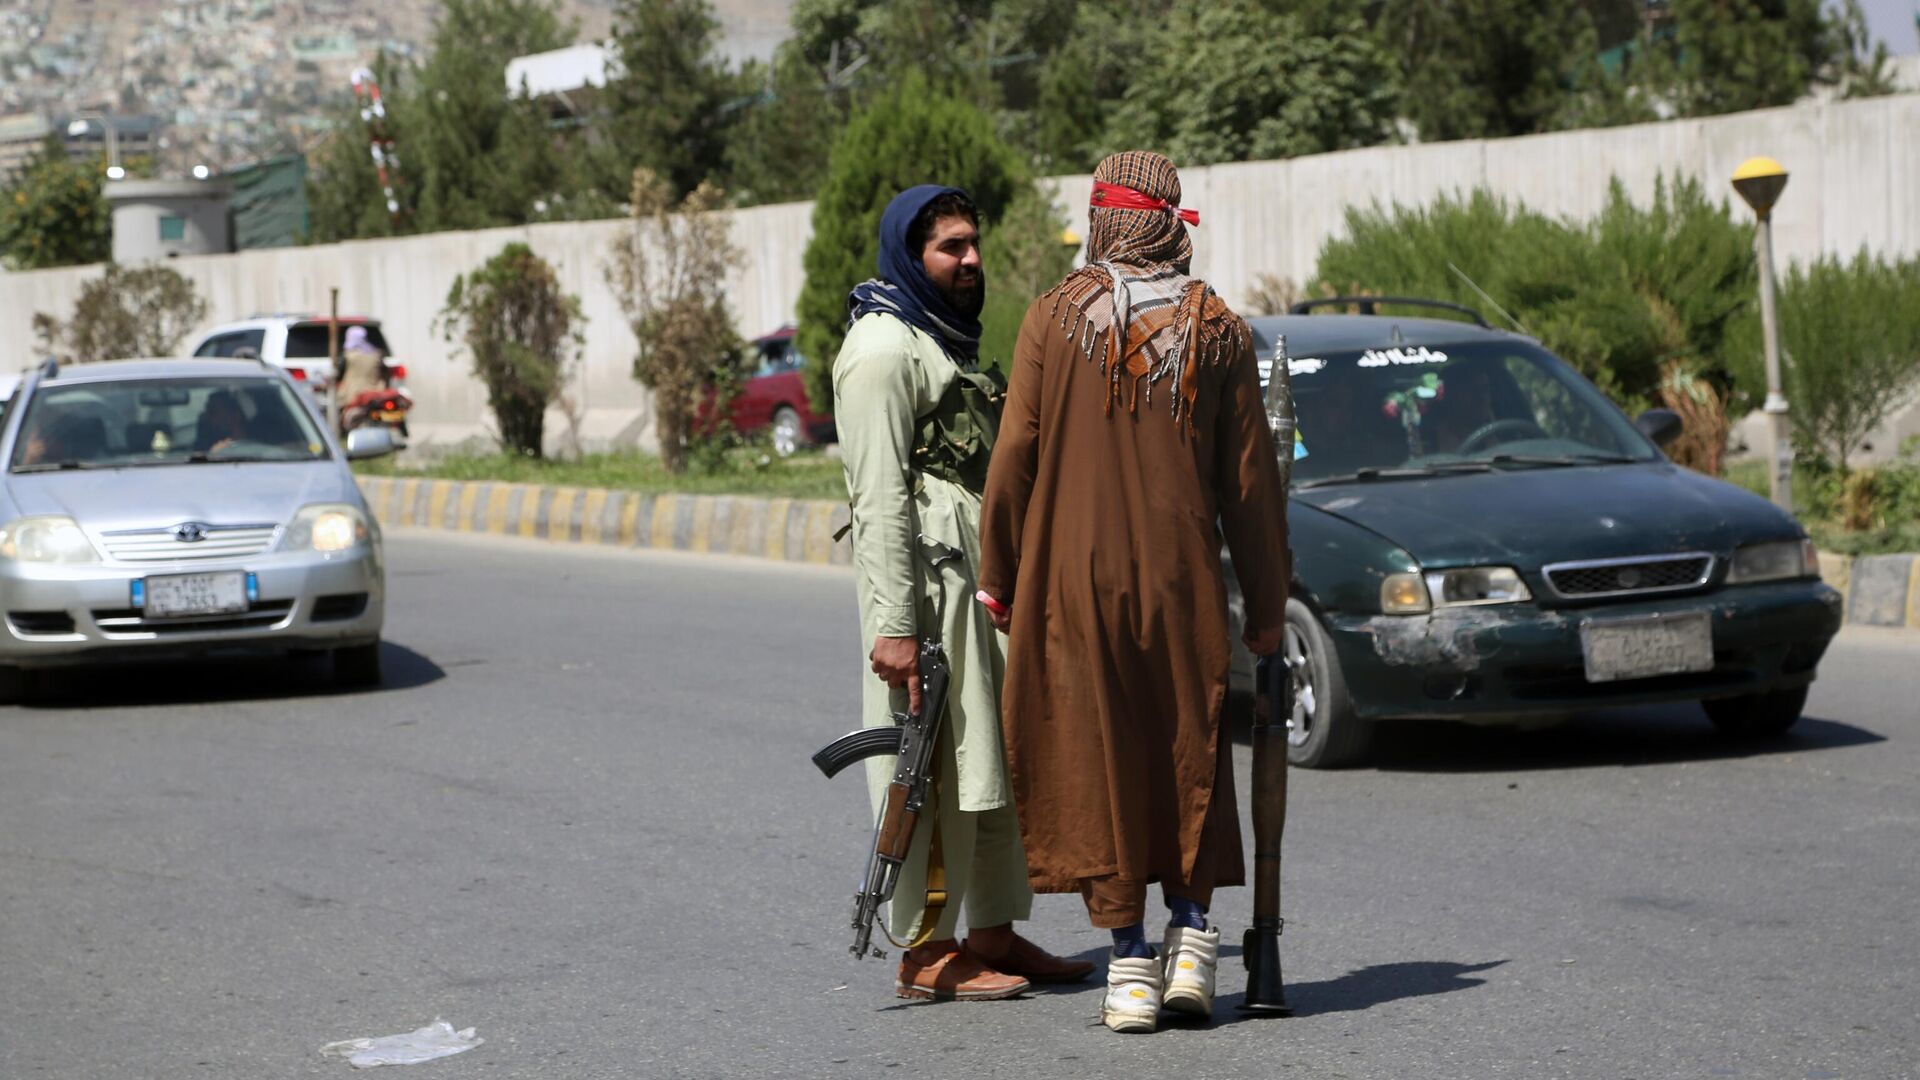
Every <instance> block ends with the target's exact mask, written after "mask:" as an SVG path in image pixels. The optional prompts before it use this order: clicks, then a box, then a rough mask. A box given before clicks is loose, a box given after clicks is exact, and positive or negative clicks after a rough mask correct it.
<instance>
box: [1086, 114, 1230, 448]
mask: <svg viewBox="0 0 1920 1080" xmlns="http://www.w3.org/2000/svg"><path fill="white" fill-rule="evenodd" d="M1093 178H1094V179H1095V180H1098V181H1102V182H1104V183H1109V184H1120V185H1122V186H1125V187H1129V188H1132V189H1134V190H1135V191H1138V192H1140V193H1142V194H1145V195H1150V196H1153V197H1155V198H1160V199H1165V200H1167V202H1168V204H1169V205H1170V206H1178V205H1179V204H1180V175H1179V173H1177V172H1175V171H1174V168H1173V163H1172V162H1170V161H1168V160H1167V159H1166V158H1164V157H1161V156H1160V155H1159V154H1153V153H1148V152H1146V151H1141V150H1131V151H1128V152H1126V153H1122V154H1115V155H1113V156H1111V157H1109V158H1107V159H1106V160H1105V161H1102V162H1101V163H1100V166H1099V167H1098V168H1096V169H1095V170H1094V171H1093ZM1090 226H1091V227H1090V228H1089V229H1088V233H1087V265H1086V266H1083V267H1081V268H1080V269H1078V270H1075V271H1074V272H1073V273H1071V274H1068V275H1067V278H1066V280H1065V281H1062V282H1061V283H1060V284H1059V285H1058V286H1056V287H1055V288H1054V290H1053V293H1052V296H1053V309H1052V310H1053V314H1054V315H1055V317H1057V318H1059V320H1060V328H1061V329H1062V330H1064V331H1066V332H1067V335H1068V337H1069V338H1070V339H1071V340H1072V341H1073V342H1074V344H1075V346H1076V347H1077V348H1078V349H1079V351H1080V353H1081V355H1082V356H1084V357H1086V358H1087V359H1088V360H1091V361H1094V362H1096V363H1098V364H1099V365H1100V371H1101V373H1102V374H1103V375H1105V376H1106V377H1107V402H1106V407H1107V412H1108V414H1109V415H1111V414H1112V412H1113V403H1114V402H1115V401H1118V400H1120V399H1121V398H1122V396H1123V394H1122V390H1123V388H1125V389H1126V390H1128V391H1130V393H1128V394H1126V395H1125V397H1126V400H1127V411H1129V412H1135V411H1137V410H1138V409H1139V406H1140V401H1141V398H1142V396H1143V395H1142V393H1141V391H1142V384H1143V383H1144V384H1145V387H1144V389H1145V394H1144V397H1145V399H1146V403H1147V407H1148V408H1149V409H1151V408H1152V407H1153V388H1154V387H1155V386H1156V385H1157V384H1159V383H1161V382H1164V381H1167V380H1169V379H1171V380H1172V386H1171V387H1170V392H1169V395H1168V399H1169V402H1170V407H1171V411H1172V413H1173V419H1174V421H1175V422H1176V423H1178V422H1182V421H1184V422H1185V424H1186V426H1187V428H1188V429H1189V430H1191V429H1192V426H1193V415H1192V410H1193V403H1194V401H1195V399H1196V398H1197V397H1198V395H1199V392H1200V386H1199V379H1198V375H1199V368H1200V366H1201V365H1203V364H1217V363H1222V362H1225V361H1226V360H1227V359H1229V358H1230V357H1232V356H1233V355H1234V353H1235V352H1236V350H1237V349H1239V348H1240V347H1242V346H1243V345H1246V344H1248V343H1250V341H1251V338H1250V337H1249V336H1248V330H1247V324H1246V323H1245V322H1243V321H1242V320H1241V319H1240V318H1239V317H1238V316H1236V315H1234V313H1233V312H1232V311H1231V310H1229V309H1228V308H1227V305H1226V303H1225V302H1224V301H1222V300H1221V299H1220V298H1219V297H1218V296H1217V295H1215V294H1214V291H1213V289H1212V288H1211V287H1210V286H1208V285H1207V283H1206V282H1204V281H1201V280H1199V279H1198V278H1194V277H1190V276H1189V275H1188V273H1187V271H1188V269H1189V267H1190V266H1191V264H1192V261H1193V244H1192V242H1191V241H1190V240H1189V239H1188V238H1187V226H1186V223H1185V222H1183V221H1181V220H1180V219H1179V218H1178V217H1177V216H1175V214H1174V213H1173V212H1172V211H1171V210H1120V209H1114V208H1112V207H1095V208H1094V209H1093V211H1092V213H1091V215H1090Z"/></svg>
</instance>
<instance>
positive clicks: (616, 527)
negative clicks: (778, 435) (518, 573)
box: [358, 476, 853, 565]
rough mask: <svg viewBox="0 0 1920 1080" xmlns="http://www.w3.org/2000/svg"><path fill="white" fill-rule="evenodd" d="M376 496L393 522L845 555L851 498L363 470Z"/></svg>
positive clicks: (383, 517) (542, 536)
mask: <svg viewBox="0 0 1920 1080" xmlns="http://www.w3.org/2000/svg"><path fill="white" fill-rule="evenodd" d="M358 480H359V482H360V491H361V494H363V495H364V496H366V500H367V505H368V507H370V508H371V509H372V510H373V514H374V516H375V517H376V518H378V519H379V520H380V523H381V525H383V526H385V527H389V528H391V527H396V526H397V527H403V528H416V529H436V530H440V531H443V532H470V533H488V534H492V535H495V536H521V537H527V538H530V539H538V540H552V541H558V542H562V543H575V544H602V545H606V546H608V547H637V548H656V549H660V550H666V551H691V552H702V553H711V554H716V555H748V556H753V557H755V558H762V559H780V560H783V561H786V562H806V563H818V564H821V565H828V564H832V565H844V564H846V563H849V562H851V561H852V558H853V553H852V548H851V545H848V544H837V543H834V540H833V534H834V533H836V532H838V531H839V530H840V527H841V526H843V525H845V524H847V521H848V511H847V505H846V504H845V503H837V502H830V501H827V500H824V499H778V498H773V499H769V498H757V497H753V496H745V495H685V494H673V493H662V492H646V491H619V490H612V489H608V488H583V487H556V486H545V485H540V484H507V483H491V482H486V481H467V480H434V479H429V478H426V477H420V478H413V477H406V478H402V477H389V476H362V477H359V478H358Z"/></svg>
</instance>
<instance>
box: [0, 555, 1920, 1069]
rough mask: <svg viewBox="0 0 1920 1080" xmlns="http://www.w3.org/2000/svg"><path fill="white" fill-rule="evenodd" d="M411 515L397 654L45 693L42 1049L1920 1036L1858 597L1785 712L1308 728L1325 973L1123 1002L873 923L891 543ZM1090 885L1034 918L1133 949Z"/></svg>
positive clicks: (950, 1053) (1871, 1048) (1780, 1043)
mask: <svg viewBox="0 0 1920 1080" xmlns="http://www.w3.org/2000/svg"><path fill="white" fill-rule="evenodd" d="M390 552H391V556H392V563H393V566H392V581H391V585H392V592H393V605H392V607H393V613H392V617H391V623H390V627H389V636H390V639H391V644H390V645H389V647H388V652H387V655H386V660H387V663H388V667H389V672H390V686H389V687H388V688H387V689H385V690H384V691H382V692H378V693H367V694H353V695H336V694H333V693H331V692H328V691H327V690H326V689H325V688H324V685H323V684H322V683H321V679H320V676H321V673H320V672H319V671H316V670H312V669H310V668H307V667H302V666H300V665H298V664H295V663H291V662H289V663H279V664H268V665H265V666H236V665H231V664H222V663H212V664H202V665H193V666H184V667H178V668H167V669H154V668H148V669H135V670H127V671H114V672H111V673H99V674H94V675H90V676H84V677H73V678H68V679H67V680H65V682H64V685H63V686H62V687H61V691H62V696H61V697H60V698H58V699H56V700H55V701H53V702H51V703H48V704H45V705H42V706H38V707H31V708H18V709H5V710H0V822H4V825H0V905H3V907H0V911H3V912H4V914H3V916H0V1078H5V1080H24V1078H32V1077H42V1076H48V1077H62V1078H66V1077H84V1078H118V1077H167V1078H174V1077H196V1078H197V1077H210V1078H236V1080H259V1078H263V1077H275V1078H278V1077H294V1076H320V1075H328V1074H333V1075H340V1074H344V1073H345V1072H346V1071H348V1070H347V1068H346V1066H345V1065H343V1064H340V1063H337V1062H333V1063H330V1062H324V1061H322V1060H321V1059H320V1058H319V1057H318V1056H317V1054H316V1051H317V1048H318V1047H319V1046H320V1045H321V1044H323V1043H325V1042H328V1041H330V1040H334V1039H340V1038H347V1037H351V1036H356V1035H378V1034H387V1033H393V1032H399V1031H406V1030H410V1029H412V1028H414V1027H416V1026H419V1025H421V1024H423V1023H425V1022H427V1021H429V1020H431V1019H433V1018H434V1017H435V1016H442V1017H445V1018H446V1019H448V1020H450V1021H453V1022H454V1023H455V1025H456V1026H465V1025H476V1026H478V1028H479V1030H480V1034H481V1035H482V1036H483V1037H484V1038H485V1039H486V1040H487V1042H486V1044H485V1045H484V1046H482V1047H481V1048H479V1049H477V1050H475V1051H472V1052H470V1053H468V1054H465V1055H462V1056H460V1057H457V1058H453V1059H450V1060H447V1061H441V1062H436V1063H433V1064H430V1065H420V1066H415V1067H413V1068H414V1069H415V1070H417V1071H418V1072H419V1073H420V1075H423V1076H438V1077H443V1078H448V1080H453V1078H466V1077H487V1078H493V1077H542V1078H547V1077H564V1078H595V1077H654V1076H797V1077H812V1076H903V1075H914V1076H1083V1075H1084V1076H1117V1075H1122V1070H1125V1075H1130V1076H1194V1077H1198V1076H1206V1077H1229V1076H1248V1077H1254V1076H1258V1077H1274V1076H1299V1077H1316V1078H1319V1077H1393V1078H1402V1077H1489V1076H1491V1077H1509V1076H1511V1077H1527V1078H1535V1077H1560V1076H1565V1077H1613V1078H1620V1077H1641V1078H1668V1077H1709V1078H1718V1077H1790V1078H1806V1080H1816V1078H1818V1080H1834V1078H1841V1077H1844V1078H1847V1080H1854V1078H1871V1077H1899V1076H1912V1075H1915V1074H1916V1072H1920V1018H1917V1017H1916V1008H1917V1007H1920V1006H1917V1003H1920V934H1916V932H1915V926H1916V924H1920V898H1917V897H1920V889H1916V885H1917V884H1920V868H1917V867H1916V859H1915V853H1916V851H1917V850H1920V844H1917V843H1916V840H1917V839H1920V796H1917V795H1916V793H1915V781H1916V778H1917V777H1920V749H1917V748H1920V715H1916V714H1917V713H1920V708H1917V707H1916V704H1915V703H1916V702H1920V649H1914V648H1912V647H1909V646H1905V645H1902V644H1900V643H1899V642H1898V641H1896V640H1894V639H1890V638H1877V637H1868V636H1851V635H1857V634H1858V632H1850V636H1848V637H1846V638H1843V640H1842V642H1841V643H1840V645H1839V646H1838V647H1837V649H1836V651H1835V653H1834V654H1833V655H1832V657H1831V659H1830V660H1829V662H1828V664H1827V666H1826V668H1825V669H1824V676H1825V677H1824V678H1823V680H1822V681H1821V682H1820V684H1819V686H1818V688H1817V689H1816V691H1815V694H1814V697H1813V702H1812V716H1813V717H1816V718H1817V719H1810V720H1808V721H1806V722H1804V723H1803V724H1802V725H1801V727H1800V728H1799V729H1798V733H1797V734H1796V735H1795V736H1794V737H1792V738H1791V739H1790V740H1788V741H1785V742H1782V743H1779V744H1775V745H1773V746H1770V747H1768V748H1766V749H1764V750H1745V751H1742V750H1738V749H1735V748H1732V747H1729V746H1728V745H1726V744H1724V743H1722V742H1720V741H1718V740H1716V739H1715V738H1714V737H1713V736H1712V735H1711V734H1710V733H1709V731H1708V730H1707V728H1706V725H1705V723H1704V721H1702V720H1700V719H1699V718H1698V716H1697V714H1695V713H1694V712H1692V711H1691V710H1687V709H1674V710H1664V711H1660V710H1656V711H1643V712H1637V713H1632V714H1628V715H1625V716H1613V717H1604V716H1595V717H1586V718H1582V719H1580V720H1578V721H1576V722H1575V723H1573V724H1572V725H1570V726H1567V727H1564V728H1560V729H1556V730H1553V731H1546V732H1533V733H1524V734H1517V733H1511V732H1505V733H1501V732H1477V731H1472V730H1465V729H1455V728H1442V727H1417V728H1407V729H1402V730H1398V731H1396V732H1394V733H1392V735H1391V736H1390V737H1389V739H1388V754H1387V756H1386V757H1385V758H1384V759H1383V760H1382V761H1381V762H1380V764H1379V767H1378V768H1376V769H1367V770H1360V771H1354V772H1347V773H1337V774H1325V773H1302V772H1296V773H1295V776H1296V778H1297V779H1296V785H1295V799H1294V804H1293V816H1292V821H1291V825H1292V832H1291V834H1290V836H1289V841H1288V847H1287V852H1288V865H1289V876H1288V880H1287V887H1288V894H1287V914H1288V915H1289V917H1290V922H1289V924H1288V933H1287V938H1286V945H1287V952H1286V962H1287V974H1288V978H1289V982H1290V987H1291V989H1290V994H1291V997H1292V1000H1293V1002H1294V1004H1295V1005H1296V1006H1297V1008H1298V1010H1299V1014H1300V1015H1299V1016H1297V1017H1296V1018H1294V1019H1292V1020H1284V1021H1272V1020H1268V1021H1258V1022H1234V1020H1233V1013H1232V1005H1233V1003H1234V1000H1235V997H1236V996H1237V995H1231V994H1230V995H1229V996H1228V997H1227V998H1226V999H1225V1000H1224V1001H1222V1002H1221V1003H1220V1005H1219V1006H1218V1007H1217V1010H1216V1016H1217V1018H1218V1019H1217V1020H1216V1023H1215V1024H1214V1025H1213V1026H1212V1027H1210V1028H1183V1029H1178V1030H1172V1031H1168V1032H1164V1033H1162V1034H1160V1035H1157V1036H1154V1037H1150V1038H1139V1037H1135V1038H1122V1037H1119V1036H1114V1035H1111V1034H1109V1033H1107V1032H1105V1031H1104V1030H1102V1029H1100V1028H1099V1027H1098V1026H1097V1021H1095V1020H1094V1016H1095V1013H1096V1010H1097V1006H1098V998H1097V991H1096V990H1095V989H1093V987H1092V985H1091V984H1089V985H1088V987H1086V988H1084V989H1074V990H1071V991H1068V992H1063V993H1045V994H1036V995H1034V996H1032V997H1030V998H1027V999H1025V1000H1020V1001H1014V1002H1003V1003H988V1004H964V1005H952V1004H947V1005H929V1004H908V1003H902V1002H897V1001H896V1000H895V999H894V998H893V997H892V996H891V992H890V985H891V969H890V968H889V967H888V966H886V965H883V964H878V963H873V962H868V963H865V964H855V963H853V962H852V961H851V960H849V959H848V958H847V956H846V954H845V942H844V930H843V927H844V922H845V917H846V910H845V908H846V896H847V894H848V893H849V891H850V890H851V887H852V884H853V878H854V875H855V871H856V869H857V867H856V863H857V862H858V860H859V858H860V856H861V850H860V849H861V847H862V845H863V843H864V842H865V840H866V836H865V829H866V827H867V826H866V824H865V820H866V810H865V806H864V797H863V796H862V795H861V794H860V793H859V792H858V790H857V789H858V786H859V785H857V784H856V783H855V782H853V781H852V780H850V779H848V778H844V777H843V778H842V779H841V780H840V781H837V782H835V783H828V782H826V781H823V780H821V779H820V778H819V777H818V776H816V775H813V774H812V772H811V769H810V767H809V766H807V764H806V757H807V755H808V754H809V753H811V752H812V751H813V750H814V749H815V748H816V747H817V746H818V745H820V744H821V743H823V742H824V741H825V740H826V739H827V738H828V737H830V736H832V735H835V734H838V733H839V732H840V731H841V729H843V728H844V727H846V726H848V725H849V724H850V723H851V722H852V717H853V707H852V701H853V699H854V693H855V683H854V680H855V678H856V677H857V669H856V668H855V667H854V659H855V657H856V655H857V654H858V652H859V645H858V643H857V642H856V640H855V637H856V633H855V625H854V617H853V600H852V592H853V590H852V580H851V578H850V576H849V575H848V574H847V573H846V572H845V571H838V570H827V569H808V568H800V567H792V566H776V565H769V564H755V563H749V562H733V561H724V560H713V559H702V558H697V557H673V556H663V555H648V554H643V553H641V554H635V553H600V552H588V551H576V550H571V549H562V548H551V547H545V546H540V545H536V544H532V543H528V542H515V541H460V540H452V539H443V538H430V537H425V536H420V535H400V536H396V537H393V538H391V540H390ZM1241 767H1242V768H1243V769H1244V768H1245V755H1244V752H1243V753H1242V760H1241ZM1248 903H1249V900H1248V897H1247V896H1246V895H1245V891H1244V890H1232V891H1231V892H1230V893H1226V894H1223V896H1222V898H1221V903H1220V906H1219V908H1218V910H1217V911H1216V914H1217V916H1218V918H1219V921H1220V922H1221V923H1223V924H1224V925H1225V926H1227V927H1228V928H1229V937H1230V938H1231V937H1232V936H1233V933H1234V932H1235V931H1237V929H1238V928H1239V927H1241V926H1243V925H1244V924H1245V920H1246V916H1247V910H1248V908H1247V905H1248ZM1077 907H1078V905H1077V901H1074V900H1071V899H1068V898H1063V897H1043V898H1042V899H1041V903H1040V905H1039V908H1038V912H1037V920H1036V927H1037V929H1036V931H1035V933H1036V936H1038V937H1039V938H1041V939H1042V940H1043V941H1045V942H1046V943H1048V944H1050V945H1052V946H1054V947H1056V948H1060V949H1063V950H1065V951H1067V952H1073V953H1080V954H1083V955H1089V956H1091V955H1094V954H1095V953H1096V952H1097V951H1098V950H1100V949H1102V948H1103V945H1104V935H1102V934H1096V933H1094V932H1092V931H1089V930H1086V929H1083V928H1080V924H1081V917H1080V914H1079V912H1078V910H1077ZM1236 952H1237V950H1236ZM1240 978H1241V976H1240V974H1239V971H1238V969H1237V968H1235V969H1233V970H1232V971H1231V972H1230V973H1229V974H1228V975H1227V978H1226V980H1225V984H1226V986H1227V988H1228V989H1229V990H1233V991H1237V990H1238V988H1239V987H1240V985H1242V984H1241V983H1240ZM401 1075H412V1073H411V1072H408V1073H403V1074H401Z"/></svg>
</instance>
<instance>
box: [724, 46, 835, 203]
mask: <svg viewBox="0 0 1920 1080" xmlns="http://www.w3.org/2000/svg"><path fill="white" fill-rule="evenodd" d="M740 87H741V96H740V97H739V98H736V99H735V100H734V101H732V102H729V103H728V106H729V108H731V109H734V110H736V111H737V113H738V116H737V118H736V119H735V120H734V122H733V123H732V125H731V126H730V128H729V129H728V136H727V147H726V176H727V184H728V188H729V190H730V191H731V192H732V194H733V199H734V201H735V202H736V203H738V204H740V205H743V206H753V205H757V204H760V203H775V202H796V201H799V200H802V199H808V198H812V197H813V193H814V192H815V191H816V190H818V189H819V187H820V184H821V181H823V180H824V179H825V178H826V175H827V158H828V155H829V154H831V153H832V150H833V143H834V140H835V139H836V138H837V137H838V136H839V134H840V130H841V128H843V127H845V126H846V122H847V117H848V116H849V115H850V113H851V101H852V98H853V93H854V91H853V90H852V89H851V88H848V87H844V86H839V85H836V84H835V83H834V82H833V81H831V80H830V79H829V78H828V77H827V76H826V75H824V74H823V73H822V72H821V70H820V69H819V68H816V67H815V66H814V65H813V64H812V63H810V62H809V61H808V59H807V57H806V55H805V53H804V52H803V51H802V50H801V49H800V47H799V45H798V44H797V43H796V42H793V41H787V42H783V43H782V44H781V46H780V48H779V50H778V51H776V52H775V53H774V56H773V60H772V62H771V63H765V64H762V63H753V64H749V65H748V66H747V67H746V69H745V70H743V71H742V72H741V74H740Z"/></svg>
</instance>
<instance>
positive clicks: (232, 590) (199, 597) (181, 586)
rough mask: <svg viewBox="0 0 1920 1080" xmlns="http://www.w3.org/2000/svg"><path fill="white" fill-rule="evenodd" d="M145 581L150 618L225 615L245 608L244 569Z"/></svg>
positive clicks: (245, 578) (148, 615)
mask: <svg viewBox="0 0 1920 1080" xmlns="http://www.w3.org/2000/svg"><path fill="white" fill-rule="evenodd" d="M145 584H146V593H147V602H146V616H147V618H149V619H173V618H181V617H185V616H190V615H226V614H231V613H233V612H238V611H245V610H247V575H246V574H245V573H244V572H243V571H239V570H231V571H223V572H220V573H213V574H166V575H163V576H160V577H150V578H147V579H146V583H145Z"/></svg>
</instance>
